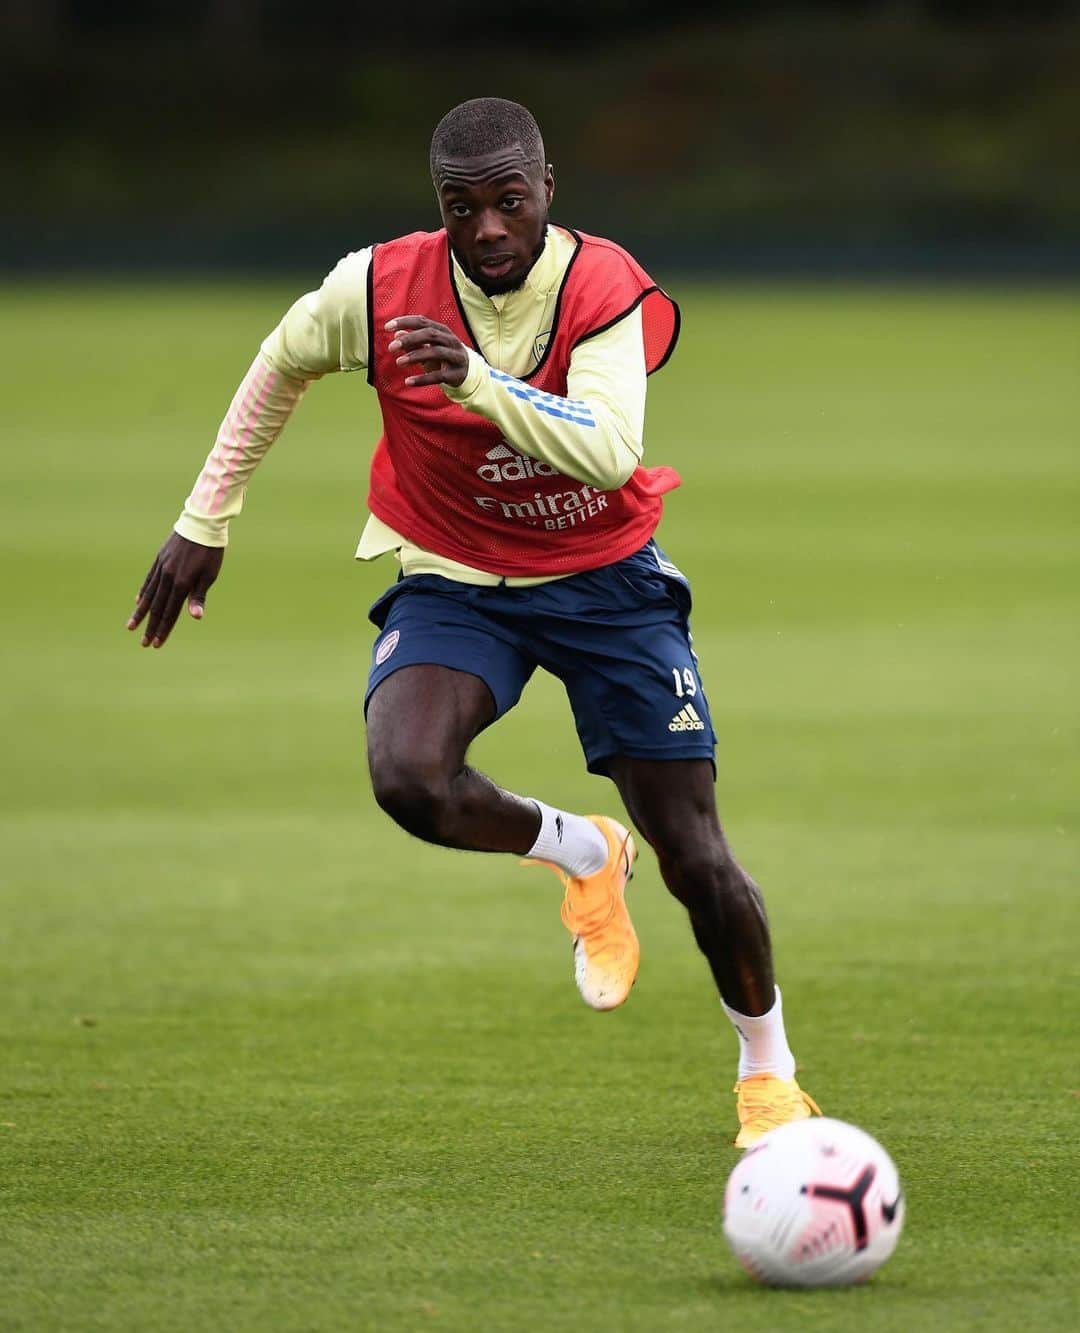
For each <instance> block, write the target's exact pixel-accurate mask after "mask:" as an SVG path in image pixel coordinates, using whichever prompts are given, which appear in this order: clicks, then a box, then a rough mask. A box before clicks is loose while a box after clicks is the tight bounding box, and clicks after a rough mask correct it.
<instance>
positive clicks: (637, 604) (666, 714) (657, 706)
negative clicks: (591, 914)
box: [364, 541, 716, 773]
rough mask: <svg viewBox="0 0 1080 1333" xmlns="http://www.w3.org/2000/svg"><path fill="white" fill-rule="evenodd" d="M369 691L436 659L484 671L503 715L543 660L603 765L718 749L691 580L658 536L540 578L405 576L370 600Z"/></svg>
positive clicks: (595, 765) (590, 757) (597, 768)
mask: <svg viewBox="0 0 1080 1333" xmlns="http://www.w3.org/2000/svg"><path fill="white" fill-rule="evenodd" d="M369 614H370V617H371V620H372V621H373V622H374V624H376V625H377V626H378V627H379V629H380V630H381V631H382V632H381V633H380V634H379V637H378V638H377V639H376V640H375V644H374V646H373V648H372V665H371V675H370V676H369V678H368V689H367V699H365V701H364V706H365V709H366V707H367V700H368V699H370V698H371V695H372V692H373V691H374V690H375V689H376V688H377V687H378V685H379V684H380V683H381V682H382V681H384V680H385V679H386V677H387V676H389V675H391V674H392V673H393V672H395V671H397V670H399V669H400V668H401V667H405V666H418V665H420V664H431V663H434V664H437V665H439V666H446V667H452V668H453V669H454V670H456V671H467V672H469V673H470V674H472V675H474V676H479V678H480V679H481V680H482V681H484V683H485V684H486V685H487V687H488V689H489V690H490V691H491V694H492V697H493V698H494V700H495V717H496V718H498V717H501V716H502V715H503V713H506V712H508V711H509V710H510V709H511V708H513V706H514V705H515V704H516V703H517V701H518V699H520V698H521V692H522V690H523V689H524V688H525V684H526V682H527V681H528V679H529V677H530V676H531V675H532V673H533V672H534V671H535V670H536V668H537V667H543V669H544V670H545V671H550V672H551V674H552V675H553V676H557V677H558V678H559V680H561V681H562V683H563V684H564V685H565V687H566V693H567V695H568V697H569V699H570V706H571V708H572V709H573V712H574V722H575V724H576V726H577V732H578V736H579V737H580V739H581V747H582V749H583V750H584V752H585V760H586V763H587V765H588V768H589V771H590V772H592V773H606V771H607V760H609V759H610V758H612V756H614V755H626V756H628V757H629V758H632V759H709V760H712V758H713V751H714V749H715V746H716V735H715V733H714V732H713V727H712V721H711V719H710V717H709V706H708V703H707V702H706V700H705V694H704V691H703V690H702V688H701V680H700V678H699V676H698V663H697V657H696V656H695V655H694V651H693V648H692V647H691V637H690V624H689V616H690V585H689V583H688V582H687V580H686V577H685V575H683V574H682V573H681V572H680V571H679V570H678V569H676V567H675V566H674V565H673V564H672V563H671V561H670V560H669V559H668V558H667V556H666V555H665V554H664V553H663V551H662V550H661V549H660V548H659V546H657V545H656V543H655V542H653V541H650V542H648V543H647V545H645V546H643V547H642V548H641V550H640V551H637V552H635V553H634V554H633V555H631V556H627V558H626V559H625V560H620V561H618V562H617V563H616V564H613V565H605V566H604V567H603V568H601V569H593V570H589V571H588V572H586V573H584V574H572V575H570V576H569V577H567V578H562V579H556V580H555V581H553V582H551V583H541V584H539V585H538V586H536V587H533V588H512V587H507V586H505V585H503V584H500V585H498V586H496V587H473V586H472V585H470V584H467V583H458V582H456V581H454V580H452V579H444V578H440V577H439V576H437V575H434V574H414V575H411V576H410V577H408V578H406V577H404V576H402V577H401V578H399V579H398V581H397V583H396V584H395V585H394V586H393V587H392V588H390V589H389V590H388V591H387V592H385V593H383V595H382V596H381V597H380V598H379V600H378V601H377V602H376V603H375V604H374V606H372V608H371V611H370V613H369Z"/></svg>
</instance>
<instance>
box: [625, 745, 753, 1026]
mask: <svg viewBox="0 0 1080 1333" xmlns="http://www.w3.org/2000/svg"><path fill="white" fill-rule="evenodd" d="M610 773H611V777H612V779H613V780H614V782H615V784H616V786H617V787H618V788H619V793H620V795H621V796H622V798H623V802H624V804H625V805H626V808H627V810H628V811H629V813H630V818H631V819H632V820H633V821H634V823H635V824H636V825H637V827H638V829H639V830H640V831H641V834H642V836H643V837H644V838H645V839H646V841H647V842H648V843H649V844H650V845H651V846H652V848H653V850H654V851H655V852H656V856H657V860H658V861H659V863H660V873H661V875H663V877H664V883H665V884H666V885H667V887H668V888H669V889H670V891H671V892H672V894H674V896H675V897H676V898H677V899H678V900H679V902H681V903H682V905H683V906H684V907H685V908H686V910H687V912H688V913H689V914H690V925H691V927H692V928H693V931H694V938H695V940H696V941H697V944H698V948H699V949H700V950H701V952H702V953H703V954H704V955H705V958H706V960H707V961H708V964H709V967H710V968H711V969H712V974H713V977H714V978H715V980H716V985H717V988H718V989H719V991H720V994H721V996H722V997H723V999H724V1001H725V1003H726V1004H728V1005H729V1006H730V1007H731V1008H732V1009H735V1010H737V1011H738V1012H739V1013H742V1014H748V1015H755V1014H764V1013H767V1012H768V1011H769V1010H770V1009H771V1008H772V1006H773V1003H774V1000H775V986H774V980H773V966H772V946H771V943H770V940H769V926H768V921H767V920H766V917H765V903H764V901H763V899H762V896H761V890H760V889H759V888H758V886H757V885H756V884H755V883H754V881H753V880H752V879H751V878H750V876H749V875H748V874H747V873H746V871H744V870H743V869H742V867H741V866H740V865H739V864H738V863H737V862H736V860H735V858H734V857H733V856H732V854H731V848H730V847H729V846H728V844H727V839H726V838H725V837H724V833H723V830H722V829H721V827H720V820H719V817H718V815H717V812H716V797H715V794H714V789H713V775H712V766H711V764H709V763H708V761H707V760H703V759H668V760H647V759H628V758H626V757H625V756H619V757H618V758H616V759H614V760H612V763H611V766H610Z"/></svg>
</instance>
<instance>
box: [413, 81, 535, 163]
mask: <svg viewBox="0 0 1080 1333" xmlns="http://www.w3.org/2000/svg"><path fill="white" fill-rule="evenodd" d="M514 144H519V145H520V146H521V151H522V152H523V153H524V154H525V160H526V162H537V163H539V164H540V168H541V170H543V168H544V163H545V158H544V140H543V139H542V138H541V135H540V126H539V125H537V123H536V119H535V117H534V116H533V114H532V112H531V111H529V110H528V108H527V107H523V106H521V105H520V103H518V102H508V101H506V99H505V98H502V97H472V98H470V99H469V101H467V102H462V103H461V104H460V105H459V106H456V107H454V109H453V110H452V111H448V112H447V113H446V115H445V116H443V118H442V120H440V121H439V123H438V125H436V126H435V133H434V134H433V135H432V136H431V179H432V180H436V179H437V177H438V168H439V166H440V164H441V163H443V162H445V161H446V159H447V158H448V157H481V156H483V154H485V153H493V152H494V151H495V150H496V149H498V148H510V147H512V146H513V145H514Z"/></svg>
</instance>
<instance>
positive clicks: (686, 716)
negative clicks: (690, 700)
mask: <svg viewBox="0 0 1080 1333" xmlns="http://www.w3.org/2000/svg"><path fill="white" fill-rule="evenodd" d="M667 729H668V731H704V730H705V723H704V722H702V720H701V718H700V717H698V715H697V712H696V711H695V709H694V705H693V704H687V705H686V707H685V708H680V709H679V711H678V712H677V713H676V714H675V716H674V717H673V718H672V719H671V721H670V722H669V723H668V724H667Z"/></svg>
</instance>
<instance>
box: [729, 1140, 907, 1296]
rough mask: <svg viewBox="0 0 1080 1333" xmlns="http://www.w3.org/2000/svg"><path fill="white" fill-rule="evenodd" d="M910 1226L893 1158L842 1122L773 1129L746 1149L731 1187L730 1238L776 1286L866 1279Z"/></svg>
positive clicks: (752, 1268) (750, 1266) (741, 1256)
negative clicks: (906, 1225)
mask: <svg viewBox="0 0 1080 1333" xmlns="http://www.w3.org/2000/svg"><path fill="white" fill-rule="evenodd" d="M903 1225H904V1196H903V1193H902V1191H901V1189H900V1178H899V1176H898V1174H897V1171H896V1167H895V1166H894V1165H893V1161H892V1158H891V1157H890V1156H889V1154H888V1153H887V1152H886V1151H885V1149H884V1148H883V1147H882V1146H881V1144H880V1143H878V1142H877V1140H876V1139H872V1138H871V1137H870V1135H869V1134H866V1133H864V1131H863V1130H861V1129H857V1128H856V1127H855V1126H854V1125H848V1124H845V1123H844V1122H843V1121H842V1120H827V1119H821V1118H819V1117H815V1118H813V1119H810V1120H798V1121H796V1122H795V1123H794V1124H791V1125H783V1126H781V1127H780V1128H779V1129H774V1130H772V1131H771V1132H770V1133H769V1134H766V1135H765V1137H764V1138H763V1139H761V1140H760V1141H759V1142H758V1143H756V1144H755V1145H754V1146H753V1147H752V1148H750V1149H749V1150H748V1151H747V1152H746V1153H744V1154H743V1156H742V1158H741V1159H740V1160H739V1163H738V1165H737V1166H736V1167H735V1169H734V1171H732V1173H731V1175H730V1177H729V1178H728V1183H727V1189H726V1190H725V1191H724V1235H725V1236H726V1237H727V1240H728V1244H729V1245H730V1246H731V1248H732V1249H733V1250H734V1251H735V1256H736V1258H737V1259H738V1260H739V1262H740V1263H741V1264H742V1265H743V1267H744V1268H745V1269H746V1271H747V1272H748V1273H749V1274H750V1275H751V1276H752V1277H754V1278H756V1279H757V1280H758V1281H759V1282H764V1283H766V1284H767V1285H768V1286H771V1287H841V1286H847V1285H849V1284H850V1283H853V1282H863V1281H865V1280H866V1279H867V1278H868V1277H869V1276H870V1275H871V1273H873V1272H874V1271H875V1270H876V1269H878V1268H880V1267H881V1265H882V1264H883V1263H884V1262H885V1260H886V1259H887V1258H888V1257H889V1255H890V1254H892V1252H893V1250H895V1249H896V1242H897V1241H898V1240H899V1239H900V1231H901V1228H902V1227H903Z"/></svg>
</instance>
